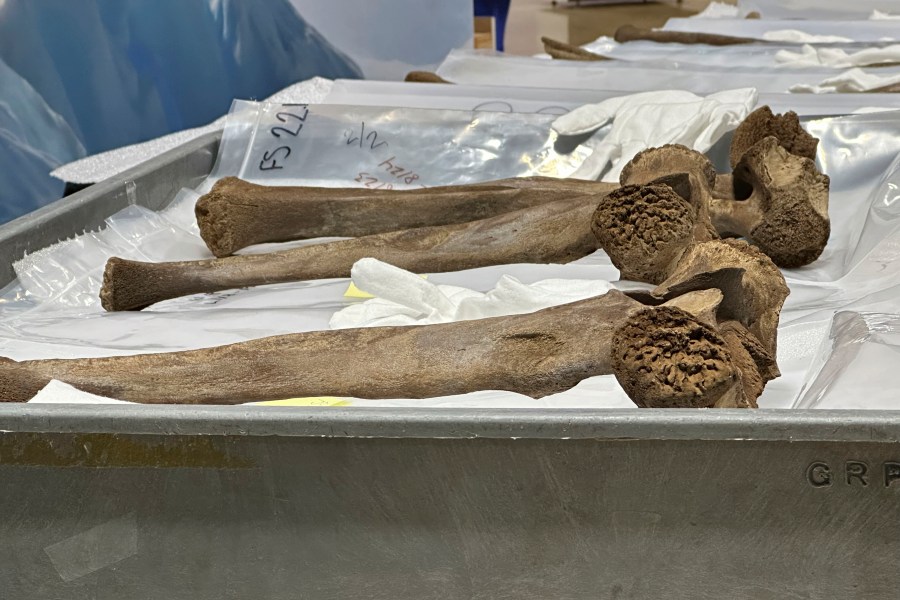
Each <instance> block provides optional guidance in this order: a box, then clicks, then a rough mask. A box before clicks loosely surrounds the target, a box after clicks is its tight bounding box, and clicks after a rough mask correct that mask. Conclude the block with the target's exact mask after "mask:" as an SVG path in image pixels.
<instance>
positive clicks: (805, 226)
mask: <svg viewBox="0 0 900 600" xmlns="http://www.w3.org/2000/svg"><path fill="white" fill-rule="evenodd" d="M806 195H807V194H806V193H805V192H802V191H801V192H799V193H791V192H787V193H784V194H783V195H781V197H780V198H779V202H778V204H776V205H775V206H774V207H773V210H770V211H769V212H768V214H767V218H766V219H765V220H764V221H762V222H761V223H760V224H759V225H757V226H756V227H754V228H753V230H751V232H750V238H751V239H752V240H753V241H754V242H755V243H756V244H757V245H758V246H759V247H760V248H761V249H762V250H763V251H764V252H765V253H766V254H768V255H769V256H770V257H771V258H772V260H773V261H774V262H775V264H776V265H778V266H779V267H784V268H786V269H794V268H797V267H802V266H804V265H808V264H810V263H811V262H814V261H815V260H816V259H818V258H819V256H821V255H822V252H823V251H824V250H825V245H826V244H827V243H828V238H829V236H830V235H831V225H830V223H829V221H828V219H823V218H822V217H821V215H820V214H819V213H817V212H816V211H815V210H814V209H813V208H812V207H811V206H810V203H809V201H808V199H807V198H806Z"/></svg>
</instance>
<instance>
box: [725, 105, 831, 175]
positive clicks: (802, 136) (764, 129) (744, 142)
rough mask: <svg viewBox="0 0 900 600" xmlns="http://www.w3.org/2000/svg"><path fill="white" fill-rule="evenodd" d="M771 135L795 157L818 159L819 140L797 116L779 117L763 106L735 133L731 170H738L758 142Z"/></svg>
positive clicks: (749, 116) (793, 113)
mask: <svg viewBox="0 0 900 600" xmlns="http://www.w3.org/2000/svg"><path fill="white" fill-rule="evenodd" d="M770 136H774V137H776V138H778V143H779V144H781V146H783V147H784V149H785V150H787V151H788V152H790V153H791V154H796V155H797V156H803V157H805V158H808V159H810V160H815V159H816V149H817V148H818V146H819V138H816V137H813V136H812V135H810V134H809V133H807V132H806V130H805V129H803V127H801V126H800V118H799V117H798V116H797V113H795V112H794V111H789V112H786V113H784V114H783V115H776V114H773V113H772V109H771V108H769V107H768V106H761V107H759V108H757V109H756V110H754V111H753V112H752V113H750V114H749V115H747V118H746V119H744V120H743V121H742V122H741V124H740V125H738V128H737V129H735V131H734V137H733V138H732V140H731V151H730V153H729V158H730V160H731V168H732V169H733V168H735V167H736V166H737V164H738V163H739V162H740V161H741V158H742V157H743V156H744V154H745V153H746V152H747V151H748V150H749V149H750V148H752V147H753V146H754V145H756V143H757V142H759V141H760V140H762V139H765V138H767V137H770Z"/></svg>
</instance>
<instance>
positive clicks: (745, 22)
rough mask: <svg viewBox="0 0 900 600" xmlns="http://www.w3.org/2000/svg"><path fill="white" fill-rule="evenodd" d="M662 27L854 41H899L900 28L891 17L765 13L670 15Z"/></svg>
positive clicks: (746, 34) (755, 36) (751, 35)
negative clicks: (781, 16)
mask: <svg viewBox="0 0 900 600" xmlns="http://www.w3.org/2000/svg"><path fill="white" fill-rule="evenodd" d="M816 11H817V8H815V7H813V8H811V10H810V11H809V12H808V13H807V15H815V14H816ZM864 18H866V17H864ZM663 29H664V30H665V31H692V32H695V33H715V34H719V35H732V36H738V37H749V38H755V39H759V40H762V39H764V37H765V36H766V34H771V33H772V32H785V31H797V32H800V33H804V34H808V35H812V36H827V37H833V38H841V39H842V40H844V41H846V40H850V41H854V42H885V41H891V40H898V41H900V30H898V28H897V23H896V22H892V21H876V20H857V21H852V20H845V19H840V20H827V21H826V20H811V19H809V20H807V19H803V20H799V19H783V20H776V19H774V18H773V17H770V16H768V14H766V15H765V18H764V19H690V18H685V19H669V20H668V21H666V24H665V25H664V26H663ZM773 41H774V40H773ZM798 41H800V40H798Z"/></svg>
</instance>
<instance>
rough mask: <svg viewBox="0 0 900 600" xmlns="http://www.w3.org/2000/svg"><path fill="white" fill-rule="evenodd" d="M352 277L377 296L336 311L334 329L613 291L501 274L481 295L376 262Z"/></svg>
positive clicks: (468, 316)
mask: <svg viewBox="0 0 900 600" xmlns="http://www.w3.org/2000/svg"><path fill="white" fill-rule="evenodd" d="M350 279H351V280H352V281H353V284H354V285H355V286H356V287H357V288H358V289H360V290H362V291H363V292H366V293H368V294H371V295H373V296H375V297H374V298H372V299H371V300H367V301H365V302H362V303H360V304H354V305H351V306H348V307H347V308H345V309H343V310H339V311H338V312H336V313H335V314H334V316H332V317H331V321H329V325H330V326H331V328H332V329H348V328H352V327H386V326H395V325H430V324H432V323H450V322H453V321H469V320H472V319H484V318H488V317H499V316H504V315H518V314H523V313H530V312H534V311H536V310H541V309H542V308H549V307H551V306H557V305H559V304H566V303H569V302H575V301H577V300H584V299H586V298H592V297H594V296H601V295H603V294H605V293H606V292H608V291H609V290H611V289H612V286H611V285H610V284H609V282H608V281H604V280H587V279H582V280H578V279H546V280H542V281H537V282H535V283H531V284H525V283H522V282H521V281H519V280H518V279H516V278H515V277H513V276H511V275H503V276H502V277H501V278H500V280H499V281H498V282H497V285H496V287H494V288H493V289H492V290H490V291H488V292H486V293H482V292H478V291H476V290H472V289H469V288H465V287H457V286H449V285H437V284H435V283H432V282H429V281H427V280H425V279H423V278H422V277H420V276H419V275H416V274H414V273H410V272H409V271H406V270H405V269H401V268H399V267H395V266H393V265H389V264H387V263H385V262H382V261H380V260H376V259H374V258H364V259H362V260H359V261H357V262H356V264H354V265H353V268H352V269H351V271H350Z"/></svg>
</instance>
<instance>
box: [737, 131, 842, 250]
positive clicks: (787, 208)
mask: <svg viewBox="0 0 900 600" xmlns="http://www.w3.org/2000/svg"><path fill="white" fill-rule="evenodd" d="M734 173H735V178H740V179H742V180H744V181H747V182H749V183H750V184H751V185H752V186H753V189H754V196H758V198H754V197H751V199H750V200H748V201H747V202H753V201H754V200H758V201H759V206H758V208H756V209H755V212H756V214H754V215H753V218H754V219H753V220H754V221H755V222H754V223H753V224H752V225H751V226H749V227H745V228H746V230H747V232H748V234H749V235H748V236H747V237H749V238H750V239H751V240H752V241H753V242H754V243H756V244H757V245H758V246H759V247H760V248H761V249H762V251H763V252H765V253H766V254H768V255H769V256H770V257H771V258H772V260H773V261H775V264H776V265H778V266H780V267H785V268H796V267H802V266H803V265H808V264H809V263H811V262H813V261H814V260H816V259H817V258H819V256H820V255H821V254H822V251H823V250H824V249H825V245H826V244H827V243H828V237H829V236H830V234H831V225H830V221H829V217H828V192H829V188H830V183H831V181H830V179H829V177H828V175H825V174H823V173H820V172H819V170H818V169H817V168H816V165H815V163H814V162H813V161H812V160H810V159H808V158H802V157H800V156H795V155H792V154H790V153H789V152H788V151H787V150H786V149H784V148H783V147H781V146H780V145H778V141H777V140H776V139H775V138H774V137H771V136H770V137H767V138H765V139H763V140H761V141H759V142H758V143H757V144H756V145H754V146H753V147H752V148H751V149H750V150H748V151H747V152H746V153H745V154H744V157H743V158H742V159H741V161H740V162H739V163H738V165H737V166H736V167H735V172H734Z"/></svg>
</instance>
